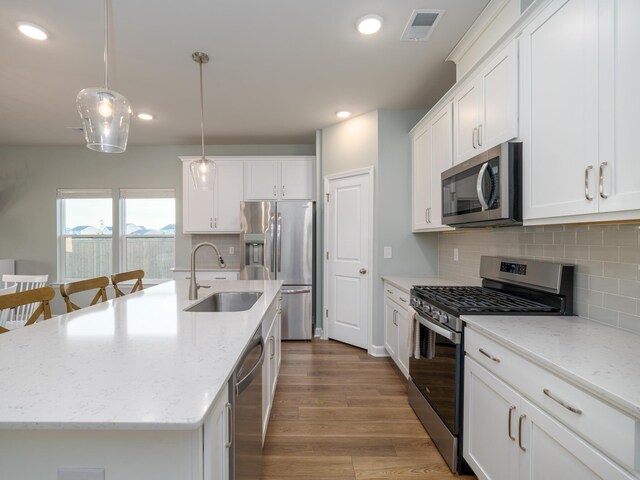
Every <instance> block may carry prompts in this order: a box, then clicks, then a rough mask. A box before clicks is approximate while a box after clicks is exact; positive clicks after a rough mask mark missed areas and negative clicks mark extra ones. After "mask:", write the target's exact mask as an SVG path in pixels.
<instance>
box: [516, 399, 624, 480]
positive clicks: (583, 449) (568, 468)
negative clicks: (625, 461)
mask: <svg viewBox="0 0 640 480" xmlns="http://www.w3.org/2000/svg"><path fill="white" fill-rule="evenodd" d="M521 405H522V408H521V414H522V415H524V416H525V417H524V419H523V420H524V421H523V423H522V427H523V431H522V448H523V449H524V450H521V451H520V480H549V479H551V478H561V479H563V480H630V479H632V478H634V477H632V476H631V475H629V474H628V473H626V472H625V471H624V470H622V469H621V468H620V467H618V466H617V465H615V464H614V463H613V462H611V460H609V459H608V458H606V457H605V456H603V455H602V454H601V453H600V452H598V451H597V450H595V449H594V448H593V447H591V445H589V444H587V443H586V442H585V441H583V440H582V439H581V438H580V437H578V436H577V435H576V434H574V433H573V432H571V431H570V430H567V429H566V428H565V427H563V426H562V425H561V424H559V423H558V422H556V421H555V420H553V419H552V418H551V417H550V416H549V415H547V414H546V413H544V412H543V411H542V410H540V409H538V408H537V407H535V406H534V405H533V404H531V403H530V402H528V401H527V400H525V399H522V403H521ZM512 478H516V477H512Z"/></svg>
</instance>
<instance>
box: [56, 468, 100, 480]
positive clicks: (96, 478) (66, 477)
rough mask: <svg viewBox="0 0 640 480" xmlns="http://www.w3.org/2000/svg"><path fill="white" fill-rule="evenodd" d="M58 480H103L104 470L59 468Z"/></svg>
mask: <svg viewBox="0 0 640 480" xmlns="http://www.w3.org/2000/svg"><path fill="white" fill-rule="evenodd" d="M58 480H104V468H66V467H65V468H59V469H58Z"/></svg>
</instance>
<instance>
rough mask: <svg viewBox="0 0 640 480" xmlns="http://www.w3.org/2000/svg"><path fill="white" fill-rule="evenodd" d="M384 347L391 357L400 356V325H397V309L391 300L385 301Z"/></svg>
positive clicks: (395, 358)
mask: <svg viewBox="0 0 640 480" xmlns="http://www.w3.org/2000/svg"><path fill="white" fill-rule="evenodd" d="M384 348H385V350H386V351H387V353H388V354H389V355H390V356H391V358H392V359H393V360H395V361H397V358H398V327H397V326H396V310H395V309H394V308H393V304H392V303H391V301H390V300H385V302H384Z"/></svg>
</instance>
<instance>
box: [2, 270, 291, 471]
mask: <svg viewBox="0 0 640 480" xmlns="http://www.w3.org/2000/svg"><path fill="white" fill-rule="evenodd" d="M201 283H202V284H203V285H205V286H209V287H210V288H208V289H204V288H203V289H201V290H200V298H201V299H202V298H204V297H207V296H209V295H211V294H213V293H215V292H222V291H225V292H229V291H260V292H262V295H261V297H260V298H259V299H258V300H257V302H256V303H255V304H254V305H253V306H252V307H251V308H250V309H249V310H247V311H243V312H224V313H223V312H220V313H206V312H202V313H196V312H185V311H184V309H185V308H187V307H189V306H190V305H192V304H195V303H197V302H198V301H189V300H187V298H188V295H187V291H188V282H187V281H186V280H182V281H177V282H168V283H165V284H161V285H158V286H155V287H151V288H149V289H147V290H144V291H142V292H138V293H135V294H132V295H127V296H125V297H121V298H118V299H114V300H110V301H109V302H107V303H103V304H99V305H96V306H93V307H89V308H85V309H83V310H81V311H79V312H75V313H71V314H67V315H61V316H59V317H55V318H53V319H51V320H48V321H46V322H41V323H39V324H37V325H35V326H33V327H27V328H24V329H21V330H18V331H13V332H11V333H8V334H4V335H2V336H0V478H3V479H4V478H21V479H25V480H26V479H31V478H33V479H36V478H38V479H44V478H51V479H53V478H56V471H57V470H58V469H64V468H74V467H90V468H96V469H98V470H100V469H104V471H105V472H106V478H108V479H109V480H116V479H131V478H136V479H137V480H140V479H142V480H145V479H154V480H157V479H202V478H205V479H207V480H208V479H209V478H218V477H216V475H214V473H213V472H211V471H210V470H211V469H212V465H214V464H215V463H216V459H215V458H211V455H212V454H213V455H214V456H215V454H216V452H215V449H211V448H207V438H209V439H210V440H212V441H213V440H215V438H213V437H212V435H213V434H214V433H215V432H214V430H216V429H217V430H225V431H226V430H227V426H226V425H223V424H222V423H224V422H223V421H222V420H223V419H222V418H211V415H212V413H213V410H215V406H216V404H219V403H220V401H221V400H224V401H225V402H226V399H227V395H228V393H227V391H228V390H227V383H228V380H229V378H230V376H231V374H232V372H233V370H234V367H235V365H236V363H237V362H238V360H239V358H240V356H241V354H242V352H243V351H244V349H245V348H246V347H247V345H248V343H249V341H250V340H251V338H252V336H253V334H254V332H255V331H256V330H257V329H258V328H260V327H261V325H262V320H263V319H265V318H271V317H272V316H275V315H277V314H278V311H279V298H280V294H279V291H280V286H281V282H278V281H211V282H201ZM223 407H224V403H223ZM208 422H209V423H210V424H211V425H212V428H210V429H208V431H207V427H206V426H207V423H208ZM214 436H215V435H214ZM203 442H204V445H203ZM203 450H204V452H203ZM207 463H208V464H209V465H207ZM203 464H204V466H203ZM69 478H85V477H69ZM86 478H91V479H93V478H95V479H99V478H103V477H100V476H96V477H86Z"/></svg>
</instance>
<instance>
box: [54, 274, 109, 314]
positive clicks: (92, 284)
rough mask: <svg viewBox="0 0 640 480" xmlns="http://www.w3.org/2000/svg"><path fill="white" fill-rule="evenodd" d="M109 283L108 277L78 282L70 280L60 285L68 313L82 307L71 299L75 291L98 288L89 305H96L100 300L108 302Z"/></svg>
mask: <svg viewBox="0 0 640 480" xmlns="http://www.w3.org/2000/svg"><path fill="white" fill-rule="evenodd" d="M108 285H109V279H108V278H107V277H97V278H90V279H88V280H79V281H77V282H69V283H65V284H63V285H60V293H61V294H62V298H63V299H64V303H65V304H66V306H67V313H70V312H73V311H74V310H80V308H81V307H79V306H78V305H77V304H76V303H74V302H72V301H71V295H73V294H75V293H81V292H87V291H90V290H96V294H95V295H94V296H93V299H92V300H91V303H89V306H91V305H95V304H96V303H99V302H106V301H107V286H108Z"/></svg>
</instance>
